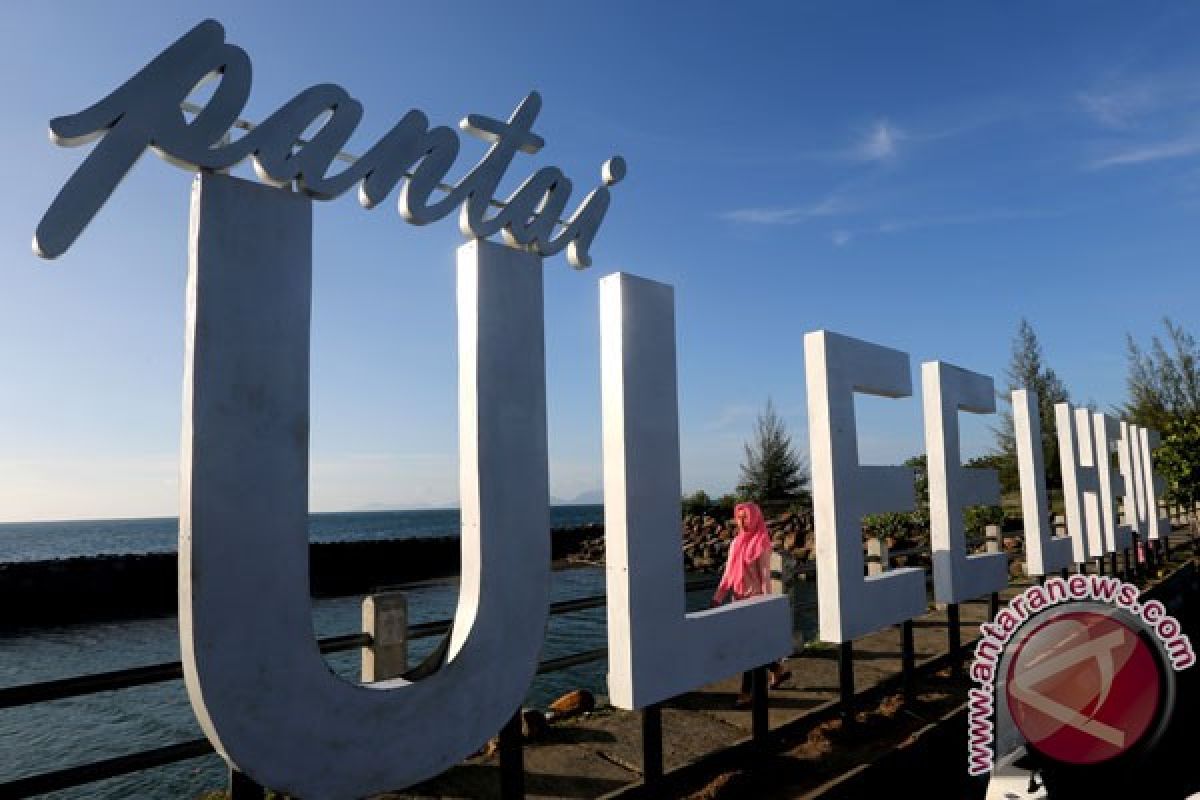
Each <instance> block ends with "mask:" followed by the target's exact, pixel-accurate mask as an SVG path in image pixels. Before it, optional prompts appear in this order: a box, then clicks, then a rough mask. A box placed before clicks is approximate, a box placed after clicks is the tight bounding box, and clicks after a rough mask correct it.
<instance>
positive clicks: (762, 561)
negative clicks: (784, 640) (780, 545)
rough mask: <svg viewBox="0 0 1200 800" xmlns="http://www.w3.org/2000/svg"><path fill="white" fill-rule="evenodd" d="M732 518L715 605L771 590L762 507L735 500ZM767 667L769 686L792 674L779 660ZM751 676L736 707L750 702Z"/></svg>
mask: <svg viewBox="0 0 1200 800" xmlns="http://www.w3.org/2000/svg"><path fill="white" fill-rule="evenodd" d="M733 518H734V520H736V521H737V527H738V533H737V536H735V537H734V539H733V542H731V543H730V545H729V559H728V561H726V562H725V574H724V575H723V576H722V577H721V583H720V584H719V585H718V586H717V591H716V593H715V594H714V595H713V599H712V604H713V605H714V606H719V605H721V603H723V602H725V599H726V598H727V597H729V596H730V595H732V596H733V599H734V600H735V601H736V600H744V599H745V598H747V597H754V596H756V595H760V594H767V593H769V592H770V591H771V534H770V533H769V532H768V531H767V523H766V522H765V521H764V520H763V513H762V509H760V508H759V507H758V506H757V505H756V504H754V503H738V504H737V505H736V506H735V507H734V509H733ZM769 669H770V670H771V683H770V687H771V688H772V689H777V688H779V685H780V684H781V683H783V682H784V681H785V680H787V679H788V678H789V677H791V673H790V672H787V671H785V670H784V668H783V662H782V661H777V662H775V663H774V664H771V665H770V666H769ZM751 679H752V673H750V672H746V673H744V674H743V675H742V691H741V694H739V695H738V699H737V705H738V706H745V705H748V704H749V703H750V700H751V696H750V682H751Z"/></svg>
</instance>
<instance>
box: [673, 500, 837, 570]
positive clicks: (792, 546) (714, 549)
mask: <svg viewBox="0 0 1200 800" xmlns="http://www.w3.org/2000/svg"><path fill="white" fill-rule="evenodd" d="M767 530H769V531H770V532H771V542H772V545H773V546H774V549H775V552H776V553H780V554H782V555H784V556H785V557H786V558H787V559H789V561H790V563H791V564H792V565H793V568H794V569H796V570H802V569H803V568H804V566H805V565H806V564H807V563H808V562H809V561H810V560H811V559H812V554H813V547H814V546H815V544H814V541H813V523H812V515H811V514H809V513H803V512H802V513H796V512H791V511H789V512H786V513H784V514H780V515H778V516H775V517H772V518H770V519H769V520H767ZM736 535H737V523H735V522H734V521H733V520H719V519H717V518H716V517H712V516H709V515H695V516H688V517H685V518H684V520H683V563H684V568H685V569H687V571H689V572H712V573H716V572H720V571H721V570H723V569H724V568H725V560H726V559H727V558H728V557H729V543H730V542H732V541H733V538H734V536H736Z"/></svg>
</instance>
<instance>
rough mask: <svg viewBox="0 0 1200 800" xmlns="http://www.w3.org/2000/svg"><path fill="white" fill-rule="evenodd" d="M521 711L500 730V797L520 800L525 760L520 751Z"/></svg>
mask: <svg viewBox="0 0 1200 800" xmlns="http://www.w3.org/2000/svg"><path fill="white" fill-rule="evenodd" d="M521 747H522V742H521V709H520V708H518V709H517V711H516V713H515V714H513V715H512V719H510V720H509V721H508V722H506V723H504V727H503V728H501V729H500V741H499V747H498V748H497V749H498V751H499V755H500V797H501V798H502V800H521V798H523V797H524V796H525V758H524V753H523V752H522V751H521Z"/></svg>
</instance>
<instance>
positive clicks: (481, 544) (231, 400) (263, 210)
mask: <svg viewBox="0 0 1200 800" xmlns="http://www.w3.org/2000/svg"><path fill="white" fill-rule="evenodd" d="M195 187H196V188H195V189H194V193H193V198H192V230H191V258H190V269H189V274H188V300H187V317H188V325H187V360H186V372H185V377H184V415H183V453H182V456H183V458H182V460H183V478H182V489H183V497H182V508H181V512H180V530H179V537H180V541H179V581H180V584H179V623H180V624H179V627H180V638H181V647H182V651H183V664H184V678H185V681H186V684H187V690H188V695H189V697H190V698H191V701H192V706H193V708H194V709H195V712H196V716H197V718H198V719H199V721H200V725H201V727H202V728H203V729H204V732H205V734H206V735H207V736H208V738H209V740H210V741H211V742H212V743H213V746H214V747H215V748H216V750H217V752H218V753H220V754H221V755H222V756H224V757H225V759H226V760H227V761H229V762H230V763H231V764H232V765H235V766H236V767H237V768H238V769H240V770H242V771H243V772H245V773H246V774H248V775H249V776H250V777H251V778H253V779H254V780H255V781H257V782H258V783H260V784H263V785H266V786H269V787H271V788H272V789H275V790H278V791H280V792H284V793H286V794H288V795H294V796H298V797H321V798H333V799H334V800H338V799H339V798H346V799H347V800H349V798H357V797H364V796H366V795H371V794H375V793H377V792H382V791H385V790H388V789H397V788H402V787H404V786H407V785H410V784H413V783H416V782H418V781H421V780H424V779H426V778H428V777H431V776H433V775H436V774H438V773H440V772H442V771H443V770H445V769H447V768H448V767H450V766H452V765H453V764H456V763H458V762H459V761H461V760H462V759H463V758H465V757H467V756H469V755H470V754H471V753H472V752H474V751H475V750H477V749H478V748H479V747H480V746H481V745H482V744H483V743H484V742H486V741H487V739H488V738H489V737H490V736H491V735H492V734H493V733H494V732H495V731H496V730H497V729H498V728H499V727H500V726H501V725H503V723H504V722H505V721H506V720H508V719H509V718H510V717H511V716H512V714H513V712H514V711H515V710H516V709H517V707H518V706H520V704H521V701H522V700H523V699H524V697H525V693H526V691H527V690H528V687H529V683H530V681H531V680H532V678H533V675H534V671H535V669H536V667H537V658H538V653H539V651H540V650H541V647H542V638H543V634H544V630H545V625H546V616H547V600H548V590H549V568H550V534H549V510H548V502H549V501H548V485H547V465H546V392H545V366H544V365H545V358H544V342H543V319H544V316H543V310H542V262H541V259H540V258H538V257H536V256H534V255H532V254H529V253H522V252H520V251H517V250H512V249H510V248H506V247H503V246H500V245H496V244H490V243H487V242H473V243H470V244H466V245H463V246H462V247H461V248H460V249H459V257H458V315H459V328H458V335H459V419H460V423H459V424H460V432H459V436H460V451H459V459H460V463H461V495H462V581H461V584H460V588H459V597H458V609H457V612H456V614H455V619H454V633H453V636H452V638H451V642H450V648H449V656H448V660H447V662H446V664H445V666H443V667H442V668H441V669H440V670H439V671H438V672H437V673H435V674H434V675H432V676H431V677H429V678H427V679H425V680H422V681H419V682H416V683H409V682H407V681H405V680H403V679H396V680H391V681H382V682H379V683H374V684H369V685H359V684H355V683H350V682H347V681H344V680H342V679H341V678H339V677H338V676H337V675H335V674H333V672H331V671H330V669H329V667H328V666H327V665H326V663H325V659H324V658H322V656H321V654H320V652H319V651H318V649H317V644H316V640H315V637H314V636H313V629H312V610H311V602H310V600H309V582H308V577H309V576H308V475H309V470H308V425H309V321H310V308H311V289H312V208H311V201H310V200H309V199H307V198H305V197H304V196H302V195H299V194H292V193H288V192H280V191H279V190H277V189H272V188H268V187H265V186H258V185H254V184H251V183H247V182H245V181H241V180H238V179H235V178H229V177H224V176H219V175H201V176H199V177H197V179H196V185H195Z"/></svg>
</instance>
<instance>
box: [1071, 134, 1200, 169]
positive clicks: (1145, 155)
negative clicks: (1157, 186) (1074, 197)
mask: <svg viewBox="0 0 1200 800" xmlns="http://www.w3.org/2000/svg"><path fill="white" fill-rule="evenodd" d="M1197 153H1200V136H1195V135H1194V136H1190V137H1186V138H1183V139H1175V140H1172V141H1166V142H1156V143H1152V144H1144V145H1139V146H1136V147H1131V148H1129V149H1126V150H1121V151H1118V152H1116V153H1113V154H1111V155H1108V156H1105V157H1103V158H1098V159H1096V160H1094V161H1092V163H1091V164H1090V165H1089V166H1090V167H1091V168H1092V169H1105V168H1106V167H1123V166H1129V165H1131V164H1147V163H1150V162H1153V161H1164V160H1166V159H1171V158H1183V157H1185V156H1190V155H1195V154H1197Z"/></svg>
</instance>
